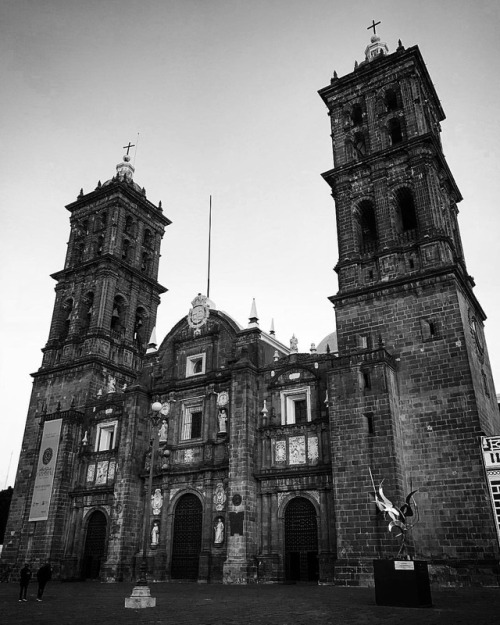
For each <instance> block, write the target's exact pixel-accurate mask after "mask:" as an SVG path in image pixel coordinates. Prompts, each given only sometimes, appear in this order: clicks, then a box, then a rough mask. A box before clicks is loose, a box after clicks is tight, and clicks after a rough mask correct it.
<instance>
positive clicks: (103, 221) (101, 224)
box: [97, 211, 108, 230]
mask: <svg viewBox="0 0 500 625" xmlns="http://www.w3.org/2000/svg"><path fill="white" fill-rule="evenodd" d="M107 225H108V214H107V212H106V211H102V212H101V213H99V215H98V217H97V229H98V230H105V229H106V227H107Z"/></svg>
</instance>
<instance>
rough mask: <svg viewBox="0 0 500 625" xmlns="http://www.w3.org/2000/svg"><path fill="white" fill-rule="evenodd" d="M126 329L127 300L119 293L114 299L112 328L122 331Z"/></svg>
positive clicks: (115, 330)
mask: <svg viewBox="0 0 500 625" xmlns="http://www.w3.org/2000/svg"><path fill="white" fill-rule="evenodd" d="M124 329H125V300H124V299H123V297H122V296H121V295H117V296H116V297H115V299H114V301H113V312H112V313H111V330H112V331H113V332H121V331H122V330H124Z"/></svg>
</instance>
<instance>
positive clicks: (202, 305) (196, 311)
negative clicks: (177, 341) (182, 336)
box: [187, 293, 210, 330]
mask: <svg viewBox="0 0 500 625" xmlns="http://www.w3.org/2000/svg"><path fill="white" fill-rule="evenodd" d="M191 304H192V306H193V307H192V308H190V310H189V313H188V317H187V319H188V325H189V327H190V328H193V329H194V330H198V329H199V328H201V327H202V326H204V325H205V324H206V322H207V319H208V316H209V314H210V307H209V305H208V304H207V298H206V297H205V295H202V294H201V293H198V295H197V296H196V297H195V298H194V300H193V301H192V302H191Z"/></svg>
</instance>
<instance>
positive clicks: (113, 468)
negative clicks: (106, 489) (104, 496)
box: [108, 460, 116, 482]
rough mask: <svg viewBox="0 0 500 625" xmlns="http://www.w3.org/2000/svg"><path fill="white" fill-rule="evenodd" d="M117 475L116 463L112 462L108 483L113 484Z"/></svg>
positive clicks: (110, 463) (110, 462)
mask: <svg viewBox="0 0 500 625" xmlns="http://www.w3.org/2000/svg"><path fill="white" fill-rule="evenodd" d="M115 473H116V461H115V460H110V461H109V468H108V481H109V482H112V481H113V480H114V479H115Z"/></svg>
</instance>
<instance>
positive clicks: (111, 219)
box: [35, 143, 170, 393]
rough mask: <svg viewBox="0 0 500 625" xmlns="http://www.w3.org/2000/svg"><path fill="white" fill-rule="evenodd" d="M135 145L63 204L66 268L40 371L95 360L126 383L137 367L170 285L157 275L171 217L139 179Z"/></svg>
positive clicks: (59, 278)
mask: <svg viewBox="0 0 500 625" xmlns="http://www.w3.org/2000/svg"><path fill="white" fill-rule="evenodd" d="M132 147H134V146H133V145H132V144H131V143H129V144H128V145H126V146H125V147H124V149H125V150H126V154H125V155H124V157H123V160H122V162H121V163H119V164H118V165H117V166H116V175H115V176H114V177H113V178H111V179H110V180H108V181H106V182H104V184H101V182H100V181H99V183H98V184H97V187H96V188H95V189H94V190H93V191H91V192H90V193H86V194H84V193H83V191H81V192H80V194H79V195H78V198H77V199H76V201H75V202H72V203H71V204H68V206H67V207H66V208H67V210H68V211H69V212H70V214H71V217H70V224H71V233H70V238H69V243H68V250H67V254H66V262H65V266H64V269H63V270H62V271H59V272H57V273H55V274H53V275H52V277H53V278H54V279H55V280H56V282H57V286H56V302H55V306H54V313H53V317H52V323H51V327H50V333H49V339H48V342H47V345H46V346H45V348H44V350H43V351H44V358H43V363H42V367H41V369H40V372H39V374H41V373H42V372H46V371H48V370H50V369H52V368H54V367H57V368H61V367H64V366H65V365H66V364H67V365H68V366H69V364H70V363H71V366H74V365H75V363H80V362H81V363H82V364H83V363H85V362H91V361H94V360H95V359H98V360H99V361H105V362H106V363H107V364H108V372H107V376H108V377H110V378H111V377H112V378H115V380H117V381H118V383H121V384H123V383H125V384H126V383H129V382H130V380H131V379H133V375H134V372H135V371H137V370H138V369H139V368H140V365H141V362H142V357H143V355H144V353H145V350H146V347H147V342H148V340H149V337H150V335H151V332H152V331H153V328H154V326H155V323H156V309H157V306H158V304H159V295H160V294H161V293H163V292H165V290H166V289H165V288H164V287H162V286H161V285H160V284H159V283H158V281H157V278H158V265H159V259H160V244H161V239H162V237H163V232H164V229H165V227H166V226H167V225H168V224H169V223H170V221H169V220H168V219H167V218H166V217H165V216H164V214H163V211H162V208H161V203H160V205H159V206H155V205H154V204H152V203H151V202H150V201H149V200H148V199H147V198H146V192H145V190H144V189H143V188H141V187H140V186H139V185H138V184H137V183H136V182H135V181H134V178H133V176H134V167H133V166H132V164H131V162H130V156H129V155H128V153H129V150H130V148H132ZM39 374H35V375H39ZM131 376H132V377H131ZM98 384H99V383H98V382H97V381H95V382H94V383H93V385H92V386H94V385H97V386H98ZM102 386H104V378H103V384H102ZM98 390H99V389H98V388H97V387H95V388H92V389H89V391H90V392H92V393H94V392H97V391H98Z"/></svg>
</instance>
